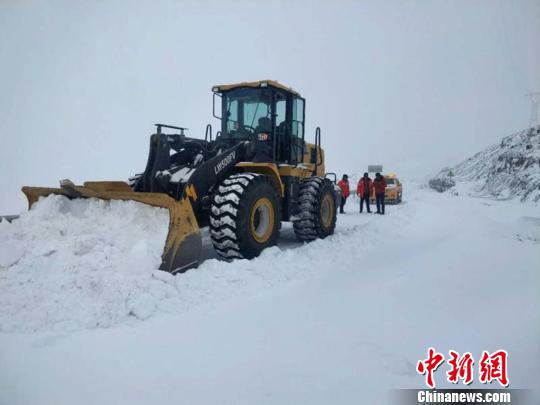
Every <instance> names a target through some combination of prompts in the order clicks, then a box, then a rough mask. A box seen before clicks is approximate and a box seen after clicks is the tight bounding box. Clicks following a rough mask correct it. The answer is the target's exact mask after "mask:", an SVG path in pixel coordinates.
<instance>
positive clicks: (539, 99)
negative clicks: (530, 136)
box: [526, 91, 540, 128]
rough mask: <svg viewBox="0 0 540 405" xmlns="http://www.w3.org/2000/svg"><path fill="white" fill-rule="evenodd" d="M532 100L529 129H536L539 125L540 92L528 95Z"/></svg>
mask: <svg viewBox="0 0 540 405" xmlns="http://www.w3.org/2000/svg"><path fill="white" fill-rule="evenodd" d="M526 96H527V97H529V98H530V99H531V118H530V121H529V128H535V127H536V126H537V125H538V109H539V107H540V91H531V92H529V93H527V94H526Z"/></svg>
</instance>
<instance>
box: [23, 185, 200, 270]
mask: <svg viewBox="0 0 540 405" xmlns="http://www.w3.org/2000/svg"><path fill="white" fill-rule="evenodd" d="M61 185H62V186H61V188H47V187H26V186H25V187H23V188H22V192H23V193H24V194H25V195H26V198H27V199H28V209H30V208H31V207H32V205H33V204H34V203H35V202H36V201H38V200H39V197H46V196H48V195H51V194H57V195H63V196H66V197H68V198H99V199H102V200H124V201H137V202H140V203H143V204H147V205H151V206H153V207H159V208H165V209H167V210H169V233H168V234H167V240H166V242H165V247H164V249H163V254H162V256H161V257H162V263H161V266H160V270H164V271H168V272H169V273H173V274H175V273H181V272H184V271H186V270H188V269H190V268H193V267H197V265H198V264H199V259H200V254H201V247H202V240H201V232H200V229H199V225H198V223H197V219H196V218H195V214H194V213H193V208H192V206H191V203H190V201H189V199H188V198H187V197H186V198H184V199H182V200H180V201H177V200H175V199H174V198H172V197H170V196H169V195H167V194H164V193H143V192H135V191H133V190H132V189H131V187H130V186H129V185H128V184H127V183H124V182H119V181H100V182H97V181H96V182H86V183H84V186H76V185H74V184H73V183H71V182H69V181H63V182H62V183H61Z"/></svg>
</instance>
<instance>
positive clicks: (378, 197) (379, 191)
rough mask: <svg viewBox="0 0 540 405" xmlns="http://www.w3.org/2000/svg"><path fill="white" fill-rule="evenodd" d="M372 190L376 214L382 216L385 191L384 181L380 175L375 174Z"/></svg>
mask: <svg viewBox="0 0 540 405" xmlns="http://www.w3.org/2000/svg"><path fill="white" fill-rule="evenodd" d="M373 188H374V189H375V201H376V203H377V214H381V215H384V191H385V190H386V180H385V179H384V177H383V176H381V174H380V173H376V174H375V180H373Z"/></svg>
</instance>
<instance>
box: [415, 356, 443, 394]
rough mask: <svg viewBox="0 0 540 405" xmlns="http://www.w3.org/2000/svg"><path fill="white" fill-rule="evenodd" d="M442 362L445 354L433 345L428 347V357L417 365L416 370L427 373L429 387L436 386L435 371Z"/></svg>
mask: <svg viewBox="0 0 540 405" xmlns="http://www.w3.org/2000/svg"><path fill="white" fill-rule="evenodd" d="M442 363H444V356H443V355H442V354H441V353H437V352H436V351H435V349H434V348H433V347H430V348H429V349H428V358H427V359H425V360H420V361H419V362H418V364H417V365H416V371H418V373H419V374H425V375H426V384H427V386H428V387H429V388H435V381H433V372H434V371H435V370H437V367H439V366H440V365H441V364H442Z"/></svg>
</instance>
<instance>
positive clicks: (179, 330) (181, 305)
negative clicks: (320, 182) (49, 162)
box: [0, 184, 540, 405]
mask: <svg viewBox="0 0 540 405" xmlns="http://www.w3.org/2000/svg"><path fill="white" fill-rule="evenodd" d="M407 189H408V190H409V192H408V194H407V195H408V199H407V201H405V202H404V203H403V204H401V205H398V206H390V207H388V209H387V212H388V214H387V215H385V216H380V215H375V214H371V215H370V214H365V213H364V214H358V213H356V207H355V206H353V204H350V205H348V206H347V208H348V212H349V214H346V215H340V216H339V218H338V225H337V230H336V234H335V235H334V236H331V237H329V238H327V239H326V240H320V241H316V242H314V243H311V244H307V245H303V244H299V243H297V242H295V240H294V235H293V233H292V230H291V228H290V227H288V226H285V227H284V229H283V231H282V238H281V242H280V246H278V247H275V248H272V249H269V250H267V251H265V252H264V254H263V255H262V256H261V257H259V258H256V259H254V260H251V261H247V260H241V261H236V262H233V263H224V262H219V261H217V260H207V261H206V262H204V263H203V264H202V265H201V266H200V267H199V268H198V269H196V270H192V271H189V272H187V273H185V274H182V275H179V276H177V277H172V278H170V279H167V280H166V283H167V285H169V286H170V288H171V291H175V294H177V297H178V300H175V302H177V303H178V306H177V307H176V308H174V312H173V313H171V311H164V310H160V308H161V307H160V306H159V305H158V309H157V310H156V311H155V312H154V313H153V315H154V316H152V317H150V318H148V319H146V320H144V321H141V320H137V319H136V318H134V317H132V318H133V319H132V320H131V321H129V319H124V322H122V323H119V324H117V325H116V326H115V327H110V328H94V329H88V330H79V331H78V332H76V333H66V332H65V331H64V330H53V331H45V330H41V331H39V332H34V333H21V332H17V333H5V332H4V333H0V404H10V405H19V404H34V403H39V404H45V405H46V404H55V405H63V404H75V403H76V404H81V405H84V404H96V403H99V404H105V405H106V404H129V405H136V404H148V403H159V404H190V405H191V404H197V405H201V404H218V403H219V404H239V405H241V404H289V403H294V404H329V403H334V404H385V403H389V404H393V403H396V402H395V401H392V400H391V399H389V398H388V397H389V395H391V392H390V391H389V390H390V389H392V388H399V387H403V388H420V387H423V386H424V377H423V376H420V375H418V374H417V373H416V372H415V364H416V362H417V361H418V360H419V359H422V358H425V356H426V350H427V348H428V347H429V346H434V347H435V348H436V349H437V350H438V351H440V352H443V353H447V352H448V350H449V349H454V350H457V351H459V352H461V353H463V352H465V351H470V352H471V353H472V354H473V355H474V356H475V358H478V356H480V355H481V353H482V350H488V351H495V350H497V349H505V350H507V351H508V353H509V365H508V370H509V376H510V384H511V387H512V388H538V381H537V380H538V379H537V375H538V373H540V363H539V362H538V358H540V344H539V342H540V340H539V336H540V312H539V311H538V308H539V307H540V295H539V294H538V291H539V290H540V273H539V272H538V263H539V262H540V249H539V244H538V243H539V239H540V234H539V231H540V218H539V215H538V207H537V205H535V204H531V203H529V202H525V203H520V202H518V201H493V200H484V199H476V198H471V197H468V196H465V195H460V196H459V197H454V196H452V195H449V194H446V193H443V194H440V193H435V192H433V191H431V190H429V189H420V188H419V187H417V186H415V185H413V184H407ZM42 270H43V271H49V270H51V269H45V268H43V269H42ZM135 270H136V269H135ZM52 271H54V270H52ZM37 277H39V276H37ZM120 298H121V299H124V296H121V297H120ZM0 311H2V307H1V306H0ZM444 373H445V370H444V368H443V367H441V369H440V371H438V372H437V373H436V375H435V379H436V383H437V387H439V388H443V387H449V384H448V383H445V382H444V380H445V374H444ZM476 377H477V375H476V374H475V378H476ZM495 384H496V383H495ZM473 386H476V387H480V388H486V386H483V385H479V384H477V383H476V382H475V383H473ZM459 387H462V386H461V385H460V386H458V388H459ZM488 387H489V388H496V387H497V385H492V386H488ZM453 388H456V386H453ZM532 403H538V402H532Z"/></svg>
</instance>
